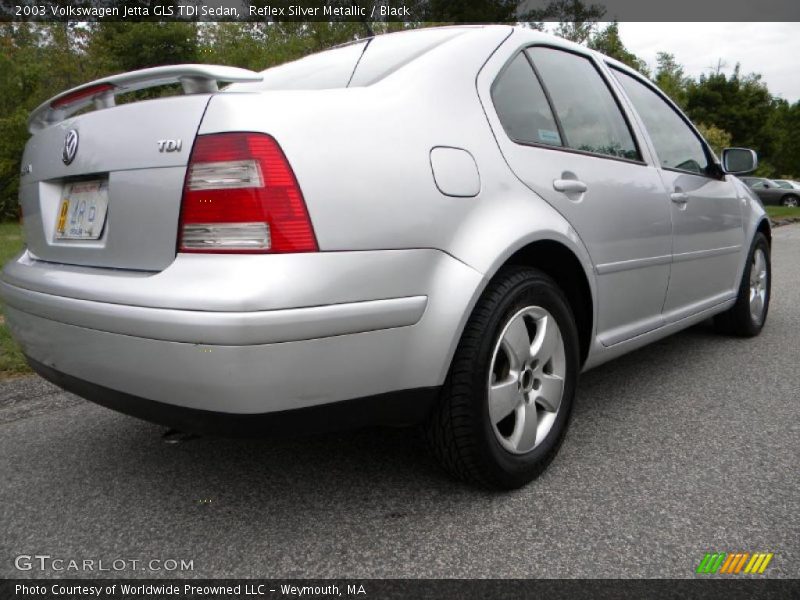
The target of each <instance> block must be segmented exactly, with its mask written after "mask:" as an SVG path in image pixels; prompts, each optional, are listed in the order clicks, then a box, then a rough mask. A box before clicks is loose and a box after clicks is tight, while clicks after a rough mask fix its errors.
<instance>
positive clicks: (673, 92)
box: [655, 52, 689, 108]
mask: <svg viewBox="0 0 800 600" xmlns="http://www.w3.org/2000/svg"><path fill="white" fill-rule="evenodd" d="M655 82H656V85H658V87H659V88H661V91H663V92H664V93H665V94H666V95H667V96H669V97H670V98H672V101H673V102H675V104H677V105H678V106H680V107H681V108H685V107H686V86H687V85H688V82H689V80H688V78H687V77H686V75H685V74H684V71H683V67H682V66H681V65H680V64H679V63H678V62H677V61H676V60H675V56H674V55H672V54H670V53H669V52H659V53H658V54H657V55H656V75H655Z"/></svg>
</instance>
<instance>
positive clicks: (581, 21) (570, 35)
mask: <svg viewBox="0 0 800 600" xmlns="http://www.w3.org/2000/svg"><path fill="white" fill-rule="evenodd" d="M605 14H606V9H605V8H604V7H603V6H602V5H600V4H589V5H588V6H587V5H586V4H584V3H583V2H582V1H581V0H550V1H549V2H548V4H547V6H545V7H544V8H539V9H533V10H529V11H528V12H526V13H523V14H522V15H520V20H521V21H532V22H534V23H535V22H543V21H556V22H558V25H557V27H556V29H555V34H556V35H558V36H560V37H563V38H565V39H567V40H570V41H572V42H575V43H577V44H583V43H585V42H586V41H588V40H589V38H590V37H591V35H592V33H593V32H594V30H595V28H596V27H597V22H598V21H599V20H600V19H602V18H603V15H605ZM537 29H541V27H537Z"/></svg>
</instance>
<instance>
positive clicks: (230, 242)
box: [178, 133, 318, 253]
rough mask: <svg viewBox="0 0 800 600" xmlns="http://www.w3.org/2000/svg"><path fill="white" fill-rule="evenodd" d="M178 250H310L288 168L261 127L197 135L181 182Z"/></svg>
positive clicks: (310, 234)
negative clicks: (249, 130)
mask: <svg viewBox="0 0 800 600" xmlns="http://www.w3.org/2000/svg"><path fill="white" fill-rule="evenodd" d="M178 234H179V242H178V250H179V251H180V252H233V253H266V252H316V251H317V249H318V248H317V241H316V238H315V237H314V229H313V227H312V226H311V219H309V216H308V211H307V210H306V204H305V201H304V200H303V194H302V192H301V191H300V186H299V185H297V180H296V179H295V176H294V172H293V171H292V168H291V167H290V166H289V163H288V162H287V160H286V156H284V154H283V151H282V150H281V148H280V146H278V142H276V141H275V140H274V139H273V138H272V137H271V136H269V135H265V134H263V133H215V134H209V135H201V136H198V137H197V140H196V141H195V144H194V148H193V149H192V156H191V158H190V160H189V167H188V170H187V172H186V183H185V184H184V187H183V201H182V204H181V218H180V230H179V232H178Z"/></svg>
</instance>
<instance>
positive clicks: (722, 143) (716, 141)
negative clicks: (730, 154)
mask: <svg viewBox="0 0 800 600" xmlns="http://www.w3.org/2000/svg"><path fill="white" fill-rule="evenodd" d="M697 129H698V131H700V133H701V134H702V136H703V137H704V138H705V139H706V141H707V142H708V143H709V145H710V146H711V149H712V150H713V151H714V153H715V154H716V155H717V156H719V155H720V154H722V149H723V148H730V147H731V140H732V139H733V138H732V136H731V134H730V133H728V132H727V131H725V130H724V129H720V128H719V127H715V126H714V125H706V124H705V123H698V124H697Z"/></svg>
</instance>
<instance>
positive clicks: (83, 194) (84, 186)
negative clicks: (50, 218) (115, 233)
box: [56, 180, 108, 240]
mask: <svg viewBox="0 0 800 600" xmlns="http://www.w3.org/2000/svg"><path fill="white" fill-rule="evenodd" d="M107 211H108V181H106V180H103V181H79V182H76V183H68V184H67V185H66V186H64V193H63V194H62V196H61V206H59V209H58V219H57V220H56V239H59V240H96V239H98V238H99V237H100V235H101V234H102V233H103V225H104V224H105V222H106V212H107Z"/></svg>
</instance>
